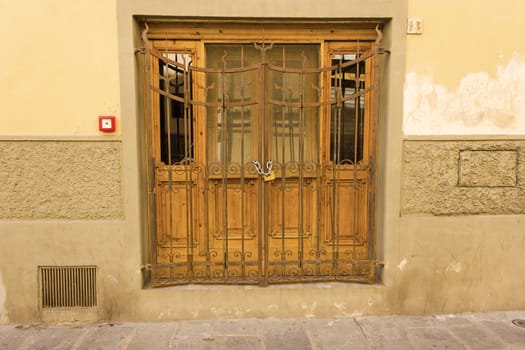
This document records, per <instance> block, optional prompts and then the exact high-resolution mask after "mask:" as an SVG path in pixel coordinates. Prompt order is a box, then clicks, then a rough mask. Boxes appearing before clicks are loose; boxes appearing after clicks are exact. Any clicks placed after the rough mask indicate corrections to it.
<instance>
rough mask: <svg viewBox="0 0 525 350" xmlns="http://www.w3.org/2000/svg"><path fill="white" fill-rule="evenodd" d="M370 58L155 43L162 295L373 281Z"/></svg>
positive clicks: (155, 257) (289, 46)
mask: <svg viewBox="0 0 525 350" xmlns="http://www.w3.org/2000/svg"><path fill="white" fill-rule="evenodd" d="M373 50H374V45H373V43H366V42H365V43H358V44H356V43H340V42H334V43H329V42H322V43H321V42H320V43H315V42H313V43H312V42H309V43H299V44H297V43H247V42H239V43H220V42H203V41H197V40H195V41H186V42H183V43H175V42H165V41H159V42H156V41H151V42H147V45H146V59H145V71H146V75H145V76H146V86H147V90H146V112H147V113H146V125H147V126H148V127H147V143H148V150H149V151H148V158H149V159H150V163H149V164H150V165H151V167H150V172H149V180H150V183H151V186H150V190H151V196H150V199H151V200H150V219H151V220H150V225H151V226H150V229H151V235H152V236H151V242H152V244H151V251H152V257H151V259H152V267H153V268H152V270H153V275H152V276H153V284H154V285H156V286H159V285H167V284H180V283H239V284H260V285H266V284H268V283H282V282H307V281H321V280H323V281H325V280H350V281H368V282H370V281H372V280H373V278H374V277H373V275H374V261H373V247H372V245H371V244H370V232H371V227H372V225H371V215H370V213H371V203H370V198H371V191H372V186H371V179H370V174H371V173H372V170H373V168H372V167H373V164H372V162H371V158H372V157H371V156H372V154H373V152H372V150H373V147H372V143H373V138H372V132H373V117H372V108H371V105H372V102H373V91H374V90H373V89H372V86H373V73H374V70H373V67H374V65H373V60H374V54H373V53H374V51H373Z"/></svg>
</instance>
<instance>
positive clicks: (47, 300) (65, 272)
mask: <svg viewBox="0 0 525 350" xmlns="http://www.w3.org/2000/svg"><path fill="white" fill-rule="evenodd" d="M38 270H39V277H40V296H41V298H40V300H41V303H42V304H41V306H42V308H46V309H47V308H64V307H95V306H97V267H96V266H39V268H38Z"/></svg>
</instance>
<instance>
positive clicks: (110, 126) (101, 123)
mask: <svg viewBox="0 0 525 350" xmlns="http://www.w3.org/2000/svg"><path fill="white" fill-rule="evenodd" d="M115 124H116V122H115V116H112V115H110V116H100V117H98V130H100V131H102V132H114V131H115V129H116V125H115Z"/></svg>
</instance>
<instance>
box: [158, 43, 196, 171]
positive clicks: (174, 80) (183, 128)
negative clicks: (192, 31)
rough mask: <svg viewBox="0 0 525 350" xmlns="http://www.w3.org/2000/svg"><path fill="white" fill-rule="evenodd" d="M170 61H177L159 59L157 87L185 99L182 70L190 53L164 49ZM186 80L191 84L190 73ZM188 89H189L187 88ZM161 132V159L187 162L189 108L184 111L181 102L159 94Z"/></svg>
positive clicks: (189, 154)
mask: <svg viewBox="0 0 525 350" xmlns="http://www.w3.org/2000/svg"><path fill="white" fill-rule="evenodd" d="M163 56H165V57H166V58H168V59H169V60H171V61H174V62H177V63H180V64H181V65H182V66H176V65H173V64H170V63H167V62H165V61H163V60H160V59H159V77H160V80H159V88H160V90H162V91H164V92H167V93H169V94H170V95H172V96H177V97H180V98H181V99H184V97H185V96H184V94H185V91H186V90H185V88H184V71H185V70H186V71H187V70H188V69H189V66H190V65H191V64H192V57H191V56H190V55H188V54H185V53H172V52H170V53H164V54H163ZM187 79H188V81H187V82H186V84H188V86H191V84H192V82H191V74H188V75H187ZM187 91H190V94H191V91H192V89H187ZM190 98H191V96H190ZM159 107H160V132H161V144H160V153H161V160H162V161H163V162H164V163H166V164H175V163H185V164H186V163H188V162H190V161H191V160H192V159H193V121H192V118H191V108H190V109H188V113H187V115H185V111H184V103H182V102H179V101H176V100H174V99H172V98H169V97H166V96H162V95H160V101H159Z"/></svg>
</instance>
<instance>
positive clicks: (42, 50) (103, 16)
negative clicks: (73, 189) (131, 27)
mask: <svg viewBox="0 0 525 350" xmlns="http://www.w3.org/2000/svg"><path fill="white" fill-rule="evenodd" d="M0 13H2V17H3V19H2V21H1V22H0V32H1V33H4V34H5V35H4V36H3V39H2V55H0V66H1V67H3V68H2V69H1V70H0V96H2V102H1V109H0V135H4V136H5V135H24V136H25V135H45V136H59V135H60V136H61V135H64V136H71V135H74V136H85V135H99V131H98V116H99V115H115V116H117V118H119V120H120V117H121V115H120V99H119V80H118V56H117V55H118V50H117V18H116V4H115V1H114V0H105V1H89V0H78V1H65V0H42V1H33V0H21V1H9V0H2V1H0ZM119 124H120V123H117V127H118V125H119Z"/></svg>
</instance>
